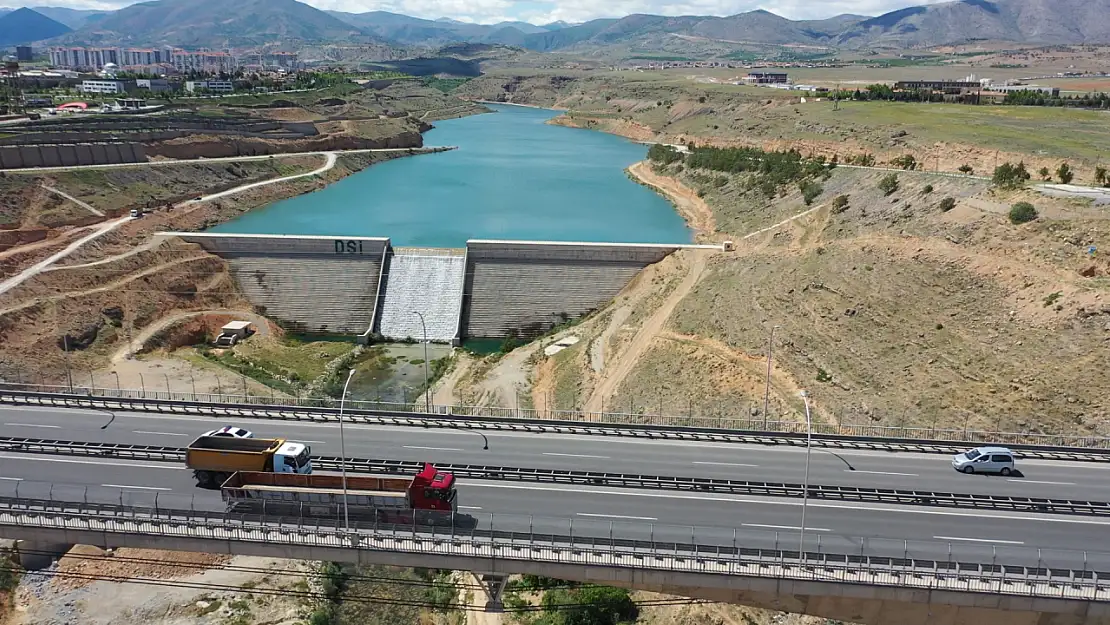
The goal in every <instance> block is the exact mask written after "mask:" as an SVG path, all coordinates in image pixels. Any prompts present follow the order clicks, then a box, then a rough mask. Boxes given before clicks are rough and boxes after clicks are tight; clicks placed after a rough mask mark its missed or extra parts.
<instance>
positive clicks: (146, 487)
mask: <svg viewBox="0 0 1110 625" xmlns="http://www.w3.org/2000/svg"><path fill="white" fill-rule="evenodd" d="M101 486H107V487H108V488H130V489H134V490H173V489H172V488H162V487H161V486H129V485H127V484H101Z"/></svg>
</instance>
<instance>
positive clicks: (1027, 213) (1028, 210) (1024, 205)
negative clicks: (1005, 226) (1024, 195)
mask: <svg viewBox="0 0 1110 625" xmlns="http://www.w3.org/2000/svg"><path fill="white" fill-rule="evenodd" d="M1036 218H1037V209H1036V208H1034V207H1033V205H1032V204H1030V203H1029V202H1018V203H1017V204H1014V205H1013V206H1011V207H1010V223H1012V224H1024V223H1029V222H1030V221H1033V220H1034V219H1036Z"/></svg>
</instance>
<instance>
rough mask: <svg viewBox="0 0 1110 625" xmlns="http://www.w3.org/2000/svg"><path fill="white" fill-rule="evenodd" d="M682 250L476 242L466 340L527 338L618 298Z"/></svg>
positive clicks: (470, 259) (470, 258)
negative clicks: (646, 271)
mask: <svg viewBox="0 0 1110 625" xmlns="http://www.w3.org/2000/svg"><path fill="white" fill-rule="evenodd" d="M679 247H681V246H678V245H632V244H618V243H554V242H530V241H477V240H476V241H468V242H467V267H466V286H465V291H466V293H468V297H467V298H466V301H465V302H464V304H463V313H462V326H461V335H462V336H463V337H465V338H502V337H505V336H507V335H510V334H514V335H516V336H519V337H523V338H530V337H535V336H538V335H540V334H543V333H544V332H546V331H547V330H548V329H550V328H551V327H552V326H554V325H556V324H558V323H560V322H561V321H563V320H565V319H569V318H574V317H579V316H581V315H584V314H586V313H588V312H590V311H591V310H594V309H596V308H599V307H601V306H602V305H604V304H605V303H606V302H608V301H609V300H611V299H613V297H615V296H616V295H617V293H619V292H620V291H621V289H623V288H624V287H625V285H627V284H628V283H629V281H631V280H632V278H633V277H635V276H636V274H637V273H639V272H640V270H642V269H643V268H644V267H646V266H648V265H650V264H652V263H657V262H659V261H661V260H663V258H665V257H666V256H667V255H668V254H670V253H672V252H674V251H675V250H677V249H679Z"/></svg>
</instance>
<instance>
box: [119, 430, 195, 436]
mask: <svg viewBox="0 0 1110 625" xmlns="http://www.w3.org/2000/svg"><path fill="white" fill-rule="evenodd" d="M131 431H132V432H134V433H136V434H153V435H155V436H188V434H177V433H175V432H148V431H146V430H131Z"/></svg>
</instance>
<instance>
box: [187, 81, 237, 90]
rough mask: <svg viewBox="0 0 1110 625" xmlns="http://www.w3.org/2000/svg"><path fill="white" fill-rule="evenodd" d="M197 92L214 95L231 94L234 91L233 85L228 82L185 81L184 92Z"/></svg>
mask: <svg viewBox="0 0 1110 625" xmlns="http://www.w3.org/2000/svg"><path fill="white" fill-rule="evenodd" d="M198 90H207V91H213V92H215V93H231V92H232V91H235V84H234V83H232V82H231V81H230V80H187V81H185V91H188V92H189V93H196V92H197V91H198Z"/></svg>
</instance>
